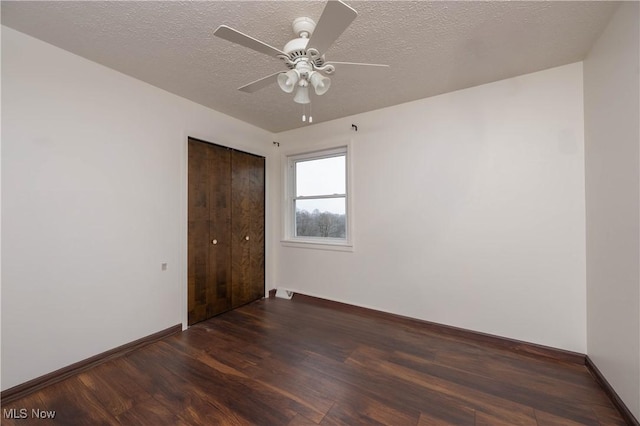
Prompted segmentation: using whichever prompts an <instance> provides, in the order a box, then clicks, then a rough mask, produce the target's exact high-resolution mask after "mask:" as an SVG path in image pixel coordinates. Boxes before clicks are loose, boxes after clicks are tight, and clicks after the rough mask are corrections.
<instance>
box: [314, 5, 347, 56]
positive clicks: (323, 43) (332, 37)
mask: <svg viewBox="0 0 640 426" xmlns="http://www.w3.org/2000/svg"><path fill="white" fill-rule="evenodd" d="M356 16H358V12H356V11H355V10H354V9H353V8H351V7H350V6H347V5H346V4H344V3H343V2H341V1H334V0H330V1H328V2H327V5H326V6H325V7H324V10H323V11H322V15H321V16H320V19H319V20H318V24H317V25H316V29H315V30H314V31H313V34H311V38H310V39H309V44H307V47H313V48H314V49H318V52H320V54H321V55H322V54H323V53H325V52H326V51H327V49H329V48H330V47H331V45H332V44H333V42H334V41H336V39H337V38H338V37H340V34H342V33H343V32H344V30H346V29H347V27H348V26H349V25H350V24H351V22H353V20H354V19H356Z"/></svg>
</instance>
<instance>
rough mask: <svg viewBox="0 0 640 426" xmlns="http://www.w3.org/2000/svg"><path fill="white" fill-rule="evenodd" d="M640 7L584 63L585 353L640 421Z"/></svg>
mask: <svg viewBox="0 0 640 426" xmlns="http://www.w3.org/2000/svg"><path fill="white" fill-rule="evenodd" d="M639 15H640V5H639V4H638V3H635V2H628V3H625V4H623V5H622V6H621V7H620V8H619V9H618V10H617V12H616V13H615V15H614V16H613V18H612V20H611V22H610V23H609V25H608V26H607V28H606V29H605V31H604V32H603V34H602V35H601V36H600V38H599V39H598V41H597V42H596V44H595V45H594V46H593V48H592V49H591V51H590V53H589V55H588V57H587V58H586V60H585V62H584V94H585V157H586V163H585V164H586V165H585V169H586V170H585V173H586V212H587V215H586V218H587V220H586V226H587V296H588V297H587V302H588V305H587V312H588V314H587V330H588V338H587V341H588V348H587V353H588V355H589V357H590V358H591V359H592V360H593V362H594V363H595V364H596V366H597V367H598V369H600V371H602V373H603V374H604V375H605V377H606V378H607V380H608V381H609V382H610V383H611V385H612V386H613V387H614V389H615V390H616V392H617V393H618V394H619V395H620V397H621V398H622V400H623V401H624V402H625V404H626V405H627V406H628V407H629V409H630V410H631V411H632V412H633V413H634V415H635V416H636V418H638V419H640V270H639V266H638V265H639V259H640V230H639V224H640V220H639V214H640V208H639V205H640V202H639V200H640V198H639V197H640V183H639V180H640V166H639V161H640V124H639V122H640V118H639V117H640V101H639V96H640V83H639V78H638V69H639V68H638V66H639V50H640V41H639V39H640V24H639V21H640V19H639Z"/></svg>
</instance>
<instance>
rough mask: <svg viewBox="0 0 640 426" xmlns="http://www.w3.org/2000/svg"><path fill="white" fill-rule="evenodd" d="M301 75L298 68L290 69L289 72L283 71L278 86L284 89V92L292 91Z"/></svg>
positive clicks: (279, 75)
mask: <svg viewBox="0 0 640 426" xmlns="http://www.w3.org/2000/svg"><path fill="white" fill-rule="evenodd" d="M299 78H300V76H299V75H298V73H297V72H296V70H289V71H287V72H283V73H281V74H278V86H280V88H281V89H282V91H283V92H286V93H291V92H293V89H294V88H295V87H296V83H297V82H298V79H299Z"/></svg>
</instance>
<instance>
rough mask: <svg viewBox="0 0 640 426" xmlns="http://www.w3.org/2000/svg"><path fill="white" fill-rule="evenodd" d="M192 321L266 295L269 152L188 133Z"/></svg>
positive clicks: (189, 296)
mask: <svg viewBox="0 0 640 426" xmlns="http://www.w3.org/2000/svg"><path fill="white" fill-rule="evenodd" d="M188 149H189V176H188V180H189V183H188V186H189V192H188V197H189V201H188V209H189V212H188V222H189V223H188V254H187V256H188V310H189V319H188V321H189V325H191V324H195V323H197V322H199V321H203V320H205V319H208V318H211V317H212V316H215V315H217V314H220V313H222V312H225V311H228V310H230V309H233V308H235V307H238V306H241V305H244V304H246V303H249V302H252V301H254V300H257V299H259V298H261V297H263V296H264V267H265V263H264V257H265V253H264V218H265V216H264V195H265V192H264V170H265V167H264V165H265V163H264V158H263V157H259V156H256V155H252V154H247V153H244V152H241V151H236V150H232V149H230V148H226V147H222V146H218V145H213V144H209V143H206V142H201V141H198V140H195V139H189V147H188Z"/></svg>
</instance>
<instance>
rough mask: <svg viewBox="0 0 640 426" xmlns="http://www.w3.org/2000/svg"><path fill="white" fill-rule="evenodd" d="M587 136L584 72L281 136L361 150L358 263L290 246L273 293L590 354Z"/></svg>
mask: <svg viewBox="0 0 640 426" xmlns="http://www.w3.org/2000/svg"><path fill="white" fill-rule="evenodd" d="M318 118H321V117H316V119H318ZM351 123H355V124H357V125H358V128H359V130H358V132H357V133H356V132H352V131H351ZM583 132H584V129H583V97H582V63H575V64H571V65H566V66H563V67H559V68H554V69H550V70H546V71H542V72H537V73H534V74H529V75H524V76H521V77H517V78H512V79H508V80H504V81H499V82H496V83H491V84H487V85H483V86H478V87H475V88H471V89H466V90H462V91H458V92H454V93H449V94H445V95H441V96H437V97H433V98H428V99H423V100H419V101H415V102H411V103H407V104H403V105H398V106H394V107H390V108H386V109H382V110H377V111H373V112H369V113H364V114H360V115H356V116H353V117H349V118H346V119H339V120H335V121H331V122H327V123H321V124H317V125H314V126H311V127H307V128H302V129H297V130H293V131H289V132H284V133H280V134H278V135H276V138H277V140H278V141H280V142H281V144H282V146H281V148H280V149H281V150H283V151H286V150H291V149H295V148H300V149H301V150H304V149H305V148H306V147H307V146H309V145H308V144H309V143H313V142H310V141H322V142H327V141H332V140H333V141H336V142H339V141H342V140H344V138H353V151H354V153H353V157H354V158H353V161H354V197H355V198H354V204H355V220H354V222H355V226H354V227H355V251H354V252H353V253H345V252H332V251H321V250H309V249H299V248H290V247H278V251H277V256H276V260H277V266H276V279H275V281H274V283H275V284H276V285H277V286H281V287H284V288H289V289H294V290H297V291H299V292H301V293H306V294H311V295H317V296H320V297H324V298H327V299H333V300H338V301H344V302H347V303H351V304H355V305H361V306H366V307H371V308H374V309H378V310H382V311H388V312H393V313H397V314H401V315H406V316H410V317H415V318H420V319H425V320H429V321H435V322H438V323H442V324H449V325H453V326H458V327H463V328H467V329H472V330H477V331H481V332H486V333H491V334H496V335H500V336H505V337H509V338H515V339H520V340H524V341H528V342H534V343H539V344H543V345H549V346H553V347H557V348H563V349H568V350H573V351H578V352H581V353H584V352H585V351H586V312H585V306H586V294H585V292H586V290H585V222H584V220H585V219H584V208H585V207H584V151H583V148H584V145H583V144H584V134H583ZM326 265H330V267H326Z"/></svg>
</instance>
